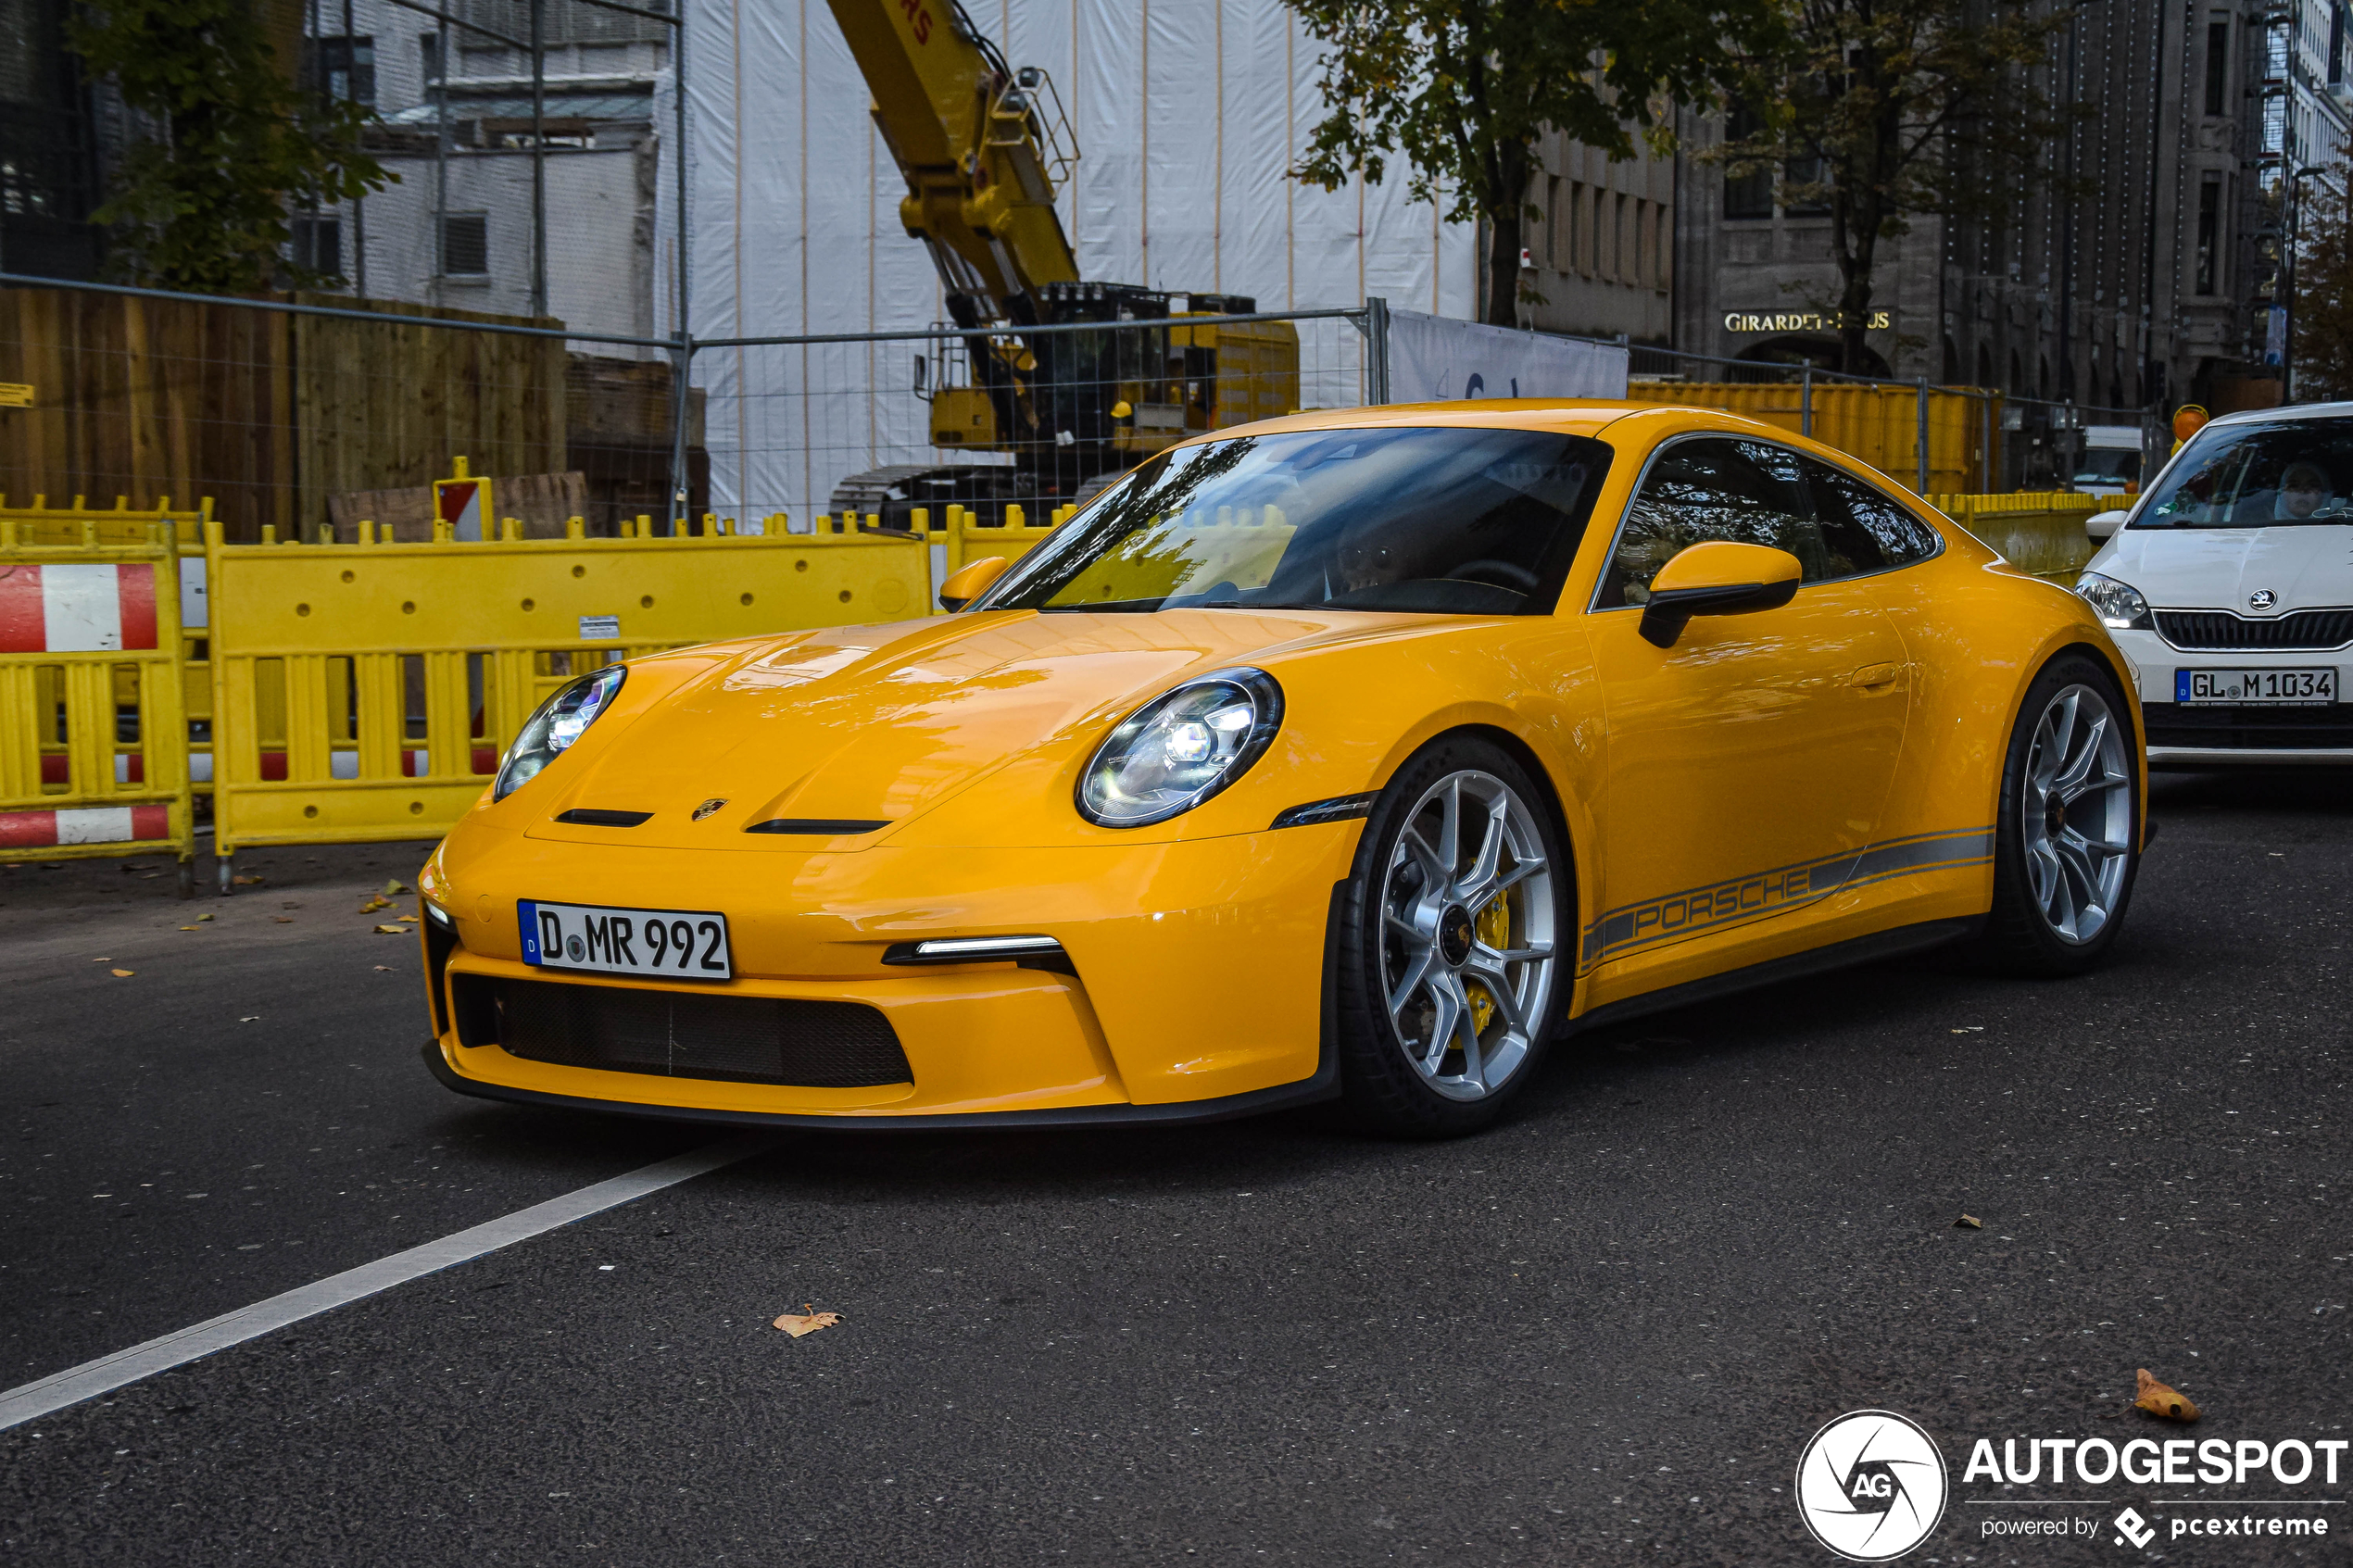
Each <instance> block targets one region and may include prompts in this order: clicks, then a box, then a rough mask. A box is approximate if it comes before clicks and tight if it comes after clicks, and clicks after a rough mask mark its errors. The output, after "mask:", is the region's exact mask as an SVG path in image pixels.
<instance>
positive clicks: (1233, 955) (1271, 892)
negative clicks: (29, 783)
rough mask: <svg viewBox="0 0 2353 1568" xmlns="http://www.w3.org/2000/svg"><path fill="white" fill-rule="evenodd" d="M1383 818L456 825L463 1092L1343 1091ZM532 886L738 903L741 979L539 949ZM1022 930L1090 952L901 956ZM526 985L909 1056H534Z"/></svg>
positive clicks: (1103, 1107) (567, 895) (914, 1116)
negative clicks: (693, 837) (579, 970)
mask: <svg viewBox="0 0 2353 1568" xmlns="http://www.w3.org/2000/svg"><path fill="white" fill-rule="evenodd" d="M1360 829H1361V823H1358V822H1335V823H1327V824H1320V825H1315V826H1309V827H1301V828H1290V829H1285V830H1282V831H1281V832H1278V833H1277V832H1268V833H1264V834H1243V835H1238V836H1236V837H1231V838H1222V839H1210V840H1203V841H1198V842H1194V843H1180V844H1160V845H1146V846H1139V847H1134V848H1126V847H1113V848H1086V849H1058V850H1023V851H1018V852H1013V851H996V850H981V849H967V850H957V851H949V850H888V849H882V848H875V849H869V850H864V851H859V852H855V853H848V854H841V853H833V854H811V855H809V856H806V857H799V858H797V863H796V864H794V865H792V866H790V867H785V866H780V864H779V862H778V860H777V859H776V858H775V857H774V855H769V854H763V855H761V856H759V857H756V858H753V857H739V856H736V855H732V854H725V853H711V852H692V853H678V852H666V851H661V850H631V849H627V848H623V847H605V846H598V847H593V848H587V847H579V846H562V845H548V844H546V843H544V842H539V841H532V840H513V839H508V840H504V841H497V840H493V841H490V842H487V843H483V844H479V845H473V846H469V845H467V844H465V843H463V842H462V839H463V837H464V836H465V835H463V834H460V835H453V837H452V839H451V841H450V844H449V846H448V847H447V849H445V851H444V854H443V856H442V858H441V861H440V870H439V881H438V883H437V884H436V888H435V891H436V894H437V895H438V897H440V898H441V899H442V901H443V907H444V908H447V909H451V910H452V911H453V912H455V913H457V914H458V915H459V920H458V921H457V929H458V932H459V942H460V944H461V945H458V946H453V945H450V944H447V943H443V944H442V945H441V946H442V956H441V960H437V961H434V965H433V968H432V970H431V972H432V974H433V982H434V986H435V987H436V996H435V997H434V1000H435V1002H436V1010H435V1018H436V1022H437V1023H439V1024H440V1025H441V1030H440V1033H439V1035H438V1036H437V1037H436V1038H435V1039H434V1041H433V1042H432V1044H431V1045H430V1047H428V1054H429V1057H430V1059H431V1060H432V1062H433V1064H434V1072H435V1073H436V1074H437V1075H438V1076H440V1077H441V1078H442V1080H443V1081H444V1082H445V1083H447V1084H448V1085H450V1086H451V1087H453V1088H457V1089H459V1090H460V1091H461V1092H464V1093H469V1094H475V1095H482V1096H485V1097H488V1098H503V1099H510V1100H521V1101H527V1102H530V1103H540V1104H561V1105H573V1106H582V1107H590V1106H594V1107H601V1108H604V1109H608V1110H634V1111H637V1112H641V1113H646V1114H652V1115H661V1116H671V1117H679V1118H684V1119H689V1120H704V1121H724V1122H736V1123H784V1124H798V1123H823V1124H827V1125H833V1126H866V1125H877V1124H886V1123H887V1124H894V1125H897V1124H907V1123H920V1124H925V1125H936V1124H938V1123H942V1122H950V1123H959V1124H966V1125H1024V1126H1027V1125H1060V1124H1067V1123H1098V1122H1103V1123H1134V1122H1139V1121H1144V1122H1161V1121H1172V1120H1174V1121H1194V1120H1214V1119H1217V1118H1220V1117H1226V1116H1239V1115H1247V1114H1252V1113H1254V1112H1256V1111H1259V1110H1271V1109H1274V1108H1275V1107H1276V1106H1277V1105H1281V1104H1290V1103H1294V1102H1297V1101H1301V1100H1304V1099H1314V1098H1327V1097H1328V1096H1329V1095H1330V1094H1332V1093H1334V1092H1336V1088H1337V1085H1336V1083H1335V1082H1334V1081H1333V1080H1332V1077H1331V1068H1330V1064H1329V1062H1328V1060H1327V1052H1326V1050H1325V1048H1324V1047H1325V1039H1326V1034H1327V1031H1326V1028H1325V1018H1324V1008H1325V990H1326V987H1325V985H1324V977H1325V974H1326V972H1327V952H1326V939H1327V928H1328V925H1329V913H1330V909H1331V904H1332V899H1333V897H1334V889H1335V885H1336V884H1339V883H1340V882H1341V881H1342V880H1343V879H1344V878H1345V877H1346V875H1347V873H1348V869H1349V863H1350V860H1351V859H1352V857H1353V853H1354V847H1355V840H1356V835H1357V834H1358V832H1359V831H1360ZM755 859H756V864H747V862H748V861H753V860H755ZM751 872H758V873H759V874H758V879H757V881H753V880H751V878H750V875H749V873H751ZM779 872H785V873H786V874H784V875H782V876H780V875H779V874H778V873H779ZM520 898H537V899H549V900H563V901H577V902H594V903H605V904H626V905H633V906H635V907H640V908H677V909H724V910H726V912H727V915H728V922H729V927H730V932H731V935H732V937H733V941H734V947H735V953H736V979H734V980H732V981H729V982H726V983H724V984H719V985H707V986H698V987H694V988H692V990H691V991H689V990H687V989H686V988H684V987H677V986H663V985H649V984H648V983H645V982H641V981H635V980H626V979H620V978H618V977H615V978H613V979H598V978H590V977H584V976H581V975H578V974H575V973H571V972H562V973H559V972H553V971H549V970H546V969H540V968H535V967H531V966H528V965H525V964H524V963H522V957H521V952H520V942H519V940H518V938H517V935H516V931H515V921H514V914H513V909H514V905H515V901H516V900H517V899H520ZM1014 933H1036V934H1042V935H1051V936H1053V937H1055V938H1057V939H1058V940H1060V941H1061V942H1062V944H1063V949H1064V951H1065V952H1066V953H1067V955H1068V958H1069V963H1068V965H1067V968H1068V970H1069V971H1070V972H1052V971H1047V970H1039V969H1033V968H1021V967H1016V966H1015V965H1014V964H1013V963H1009V962H1004V961H998V962H989V963H974V964H949V965H939V966H926V967H924V968H920V969H909V968H905V967H900V966H887V965H886V964H885V963H884V962H883V956H884V954H885V953H887V952H888V951H890V950H891V949H892V948H893V947H896V946H898V945H900V944H903V943H907V942H911V941H917V940H921V939H923V938H925V937H941V936H969V935H1011V934H1014ZM431 958H432V955H431V952H430V950H429V960H431ZM518 983H524V984H535V985H538V986H539V987H541V988H542V992H543V994H544V991H545V988H546V987H548V986H550V985H561V986H565V987H568V988H569V987H573V986H580V987H585V988H588V989H589V990H591V991H593V992H595V993H600V994H602V996H603V997H610V996H611V994H612V993H615V992H639V993H647V992H650V993H654V994H656V996H657V997H673V996H674V997H679V998H684V997H687V996H690V995H691V996H693V997H703V998H708V997H733V998H741V999H743V1000H745V1001H747V1002H752V1003H768V1004H781V1008H782V1009H791V1008H796V1007H798V1006H799V1004H804V1003H812V1002H813V1003H824V1004H831V1005H833V1006H835V1007H838V1006H839V1005H840V1004H844V1003H848V1004H853V1005H855V1006H857V1007H859V1008H862V1009H871V1010H875V1011H878V1012H879V1013H880V1014H881V1015H882V1016H883V1018H884V1019H886V1020H887V1023H888V1028H889V1032H890V1034H891V1035H895V1037H896V1039H897V1041H898V1044H899V1047H900V1049H901V1050H902V1051H903V1055H904V1060H905V1063H906V1069H907V1070H906V1072H905V1073H903V1074H902V1073H889V1074H884V1076H891V1077H896V1078H899V1079H900V1080H901V1081H898V1082H892V1083H879V1082H873V1081H869V1080H870V1079H871V1077H872V1075H869V1080H862V1081H861V1084H860V1085H859V1086H836V1087H812V1086H807V1085H801V1084H797V1083H778V1082H744V1081H726V1080H723V1079H719V1078H716V1077H703V1076H693V1075H688V1074H689V1073H691V1072H694V1071H697V1069H692V1068H683V1069H681V1068H673V1069H672V1070H665V1069H664V1068H663V1067H661V1065H659V1064H657V1065H655V1066H653V1067H650V1068H648V1067H644V1066H642V1065H641V1066H639V1067H638V1068H637V1069H636V1070H618V1069H613V1068H610V1067H608V1066H604V1065H586V1064H584V1063H585V1062H586V1061H588V1060H591V1059H590V1058H589V1057H587V1056H585V1055H579V1054H575V1055H573V1060H569V1061H566V1060H548V1059H547V1053H546V1052H544V1051H543V1052H540V1053H538V1054H537V1055H536V1056H527V1055H519V1054H514V1053H510V1051H509V1050H508V1049H507V1048H505V1047H506V1044H507V1043H509V1042H507V1041H505V1040H504V1039H502V1037H501V1030H502V1028H505V1027H506V1026H507V1015H506V1013H505V1012H504V1011H503V1010H497V1009H490V1008H486V1007H485V1005H484V997H485V996H488V995H492V994H496V995H497V996H499V997H507V996H510V995H512V993H511V992H510V991H509V990H505V989H502V988H504V987H511V986H513V985H516V984H518ZM572 999H573V1000H578V999H580V998H572ZM585 999H586V1000H587V1001H588V1002H589V1003H592V1004H595V1003H598V1001H599V997H594V996H592V997H587V998H585ZM653 1000H654V998H653V997H643V996H641V997H637V998H634V999H633V1005H635V1006H637V1007H638V1008H639V1010H641V1011H642V1008H643V1006H644V1005H646V1004H648V1003H649V1002H652V1001H653ZM780 1010H781V1009H780ZM675 1011H676V1012H677V1013H678V1015H679V1016H684V1013H685V1011H686V1009H684V1008H683V1007H682V1008H680V1009H677V1010H675ZM802 1011H804V1012H808V1011H812V1010H808V1009H802ZM523 1048H525V1047H522V1046H521V1045H518V1049H519V1050H521V1049H523ZM682 1055H683V1053H682Z"/></svg>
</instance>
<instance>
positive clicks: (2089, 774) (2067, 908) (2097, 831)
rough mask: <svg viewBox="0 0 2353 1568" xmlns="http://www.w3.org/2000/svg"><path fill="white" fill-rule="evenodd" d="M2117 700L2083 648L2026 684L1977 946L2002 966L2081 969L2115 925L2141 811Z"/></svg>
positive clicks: (2128, 724) (2127, 722) (2019, 971)
mask: <svg viewBox="0 0 2353 1568" xmlns="http://www.w3.org/2000/svg"><path fill="white" fill-rule="evenodd" d="M2124 703H2125V698H2124V696H2123V693H2122V692H2121V691H2120V689H2119V688H2118V686H2117V684H2116V678H2115V677H2114V676H2113V675H2111V674H2110V673H2109V672H2108V670H2107V668H2106V667H2105V666H2103V665H2102V664H2100V663H2099V662H2098V661H2097V660H2095V659H2092V658H2090V657H2089V656H2087V655H2084V654H2078V653H2064V654H2061V655H2059V656H2058V657H2057V658H2056V659H2052V660H2051V661H2050V663H2048V664H2046V665H2045V666H2044V667H2043V671H2042V673H2041V674H2039V675H2037V676H2036V677H2035V678H2034V684H2032V686H2030V687H2028V688H2027V693H2026V701H2025V702H2024V703H2023V704H2022V705H2021V706H2020V710H2019V717H2018V722H2017V724H2016V725H2015V726H2014V728H2013V729H2012V731H2011V734H2010V746H2009V751H2008V754H2007V758H2006V759H2005V761H2004V764H2003V769H2002V801H2001V810H2000V813H1999V815H1998V817H1997V818H1996V821H1995V826H1994V908H1993V909H1992V911H1991V913H1990V914H1989V915H1988V916H1987V919H1986V922H1985V931H1984V934H1983V935H1982V936H1981V937H1980V938H1979V939H1978V943H1977V947H1978V956H1979V957H1980V959H1982V960H1983V961H1985V962H1986V963H1987V964H1989V965H1990V966H1991V967H1992V968H1994V969H1995V970H1996V971H1998V972H2003V973H2006V974H2015V975H2021V976H2034V977H2054V976H2059V975H2069V974H2082V973H2083V972H2085V971H2087V970H2089V969H2091V968H2093V967H2094V966H2095V965H2096V964H2097V963H2098V962H2099V961H2100V960H2101V959H2102V958H2104V957H2106V956H2107V953H2108V948H2109V947H2111V946H2112V945H2113V944H2114V943H2115V941H2116V935H2117V933H2118V932H2119V931H2120V929H2122V927H2123V924H2124V911H2125V909H2126V907H2127V906H2128V905H2129V904H2130V903H2131V902H2132V897H2133V879H2134V878H2135V877H2136V876H2137V875H2138V874H2139V872H2140V863H2141V849H2140V845H2141V810H2142V804H2141V779H2140V770H2139V768H2138V767H2137V766H2136V763H2137V758H2136V757H2135V756H2134V753H2133V721H2132V719H2131V717H2130V715H2129V712H2128V710H2127V709H2126V708H2125V706H2124ZM2095 835H2096V836H2095Z"/></svg>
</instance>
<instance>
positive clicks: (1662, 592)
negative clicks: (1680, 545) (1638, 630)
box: [1642, 540, 1806, 648]
mask: <svg viewBox="0 0 2353 1568" xmlns="http://www.w3.org/2000/svg"><path fill="white" fill-rule="evenodd" d="M1805 575H1806V569H1805V568H1804V567H1802V566H1800V565H1799V564H1798V560H1797V558H1796V557H1795V556H1793V555H1791V554H1790V553H1789V552H1788V551H1787V550H1776V549H1772V548H1770V547H1769V546H1764V545H1734V544H1731V543H1730V542H1728V541H1724V540H1714V541H1710V542H1709V543H1707V544H1704V545H1692V546H1687V547H1686V548H1684V549H1683V550H1681V551H1680V552H1679V553H1678V554H1677V555H1676V557H1675V558H1674V559H1673V560H1670V561H1668V562H1667V564H1666V565H1665V566H1663V567H1660V568H1659V569H1658V575H1657V576H1655V577H1654V578H1652V579H1651V596H1650V597H1649V598H1648V599H1647V600H1645V601H1644V602H1643V605H1642V640H1643V641H1645V642H1648V643H1653V644H1655V645H1656V646H1659V647H1663V648H1671V647H1673V646H1675V639H1676V638H1678V637H1680V636H1681V635H1682V634H1683V628H1684V626H1686V625H1687V624H1689V623H1690V621H1691V619H1692V616H1694V615H1739V614H1741V613H1743V611H1746V610H1752V609H1779V608H1780V607H1781V606H1783V605H1785V604H1787V603H1789V602H1790V600H1791V599H1793V598H1794V597H1795V596H1797V584H1798V580H1799V579H1800V578H1802V577H1804V576H1805Z"/></svg>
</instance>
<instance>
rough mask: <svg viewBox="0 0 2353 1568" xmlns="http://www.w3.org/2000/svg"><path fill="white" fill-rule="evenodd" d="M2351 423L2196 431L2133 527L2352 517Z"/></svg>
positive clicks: (2258, 524)
mask: <svg viewBox="0 0 2353 1568" xmlns="http://www.w3.org/2000/svg"><path fill="white" fill-rule="evenodd" d="M2348 494H2353V421H2348V420H2282V421H2280V422H2279V423H2278V424H2259V425H2218V426H2211V427H2208V429H2207V430H2204V431H2202V432H2200V433H2198V436H2197V438H2196V440H2195V441H2193V442H2192V443H2191V444H2190V445H2189V447H2188V449H2187V450H2185V451H2184V452H2183V454H2182V455H2181V457H2180V458H2177V459H2176V460H2175V461H2174V464H2173V467H2172V470H2171V471H2170V472H2169V473H2167V474H2166V475H2165V477H2164V480H2163V482H2162V483H2160V485H2159V486H2158V489H2157V490H2156V491H2155V492H2154V493H2153V494H2152V495H2150V496H2149V499H2148V501H2147V503H2146V504H2145V505H2144V506H2143V507H2142V508H2141V509H2140V510H2139V511H2137V512H2135V513H2133V521H2132V523H2131V526H2132V527H2134V528H2275V527H2280V526H2284V525H2294V524H2298V523H2340V524H2342V523H2347V522H2353V500H2348Z"/></svg>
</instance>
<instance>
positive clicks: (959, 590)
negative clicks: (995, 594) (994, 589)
mask: <svg viewBox="0 0 2353 1568" xmlns="http://www.w3.org/2000/svg"><path fill="white" fill-rule="evenodd" d="M1011 565H1013V562H1011V561H1009V560H1007V559H1006V558H1004V557H1002V556H988V557H986V558H982V559H980V560H976V561H972V562H969V563H967V564H966V565H964V566H963V567H962V568H960V569H959V570H957V571H952V572H950V573H949V576H948V581H947V582H945V583H941V584H940V585H939V608H942V609H944V610H946V611H947V612H948V613H949V614H950V615H953V614H955V613H956V612H957V611H958V610H960V609H962V608H964V607H965V606H966V605H968V604H970V603H972V602H973V600H975V599H976V598H978V597H980V596H981V595H983V594H985V593H987V592H988V585H989V584H990V583H994V582H996V581H997V579H999V578H1000V577H1002V576H1004V575H1005V569H1006V568H1007V567H1009V566H1011Z"/></svg>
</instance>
